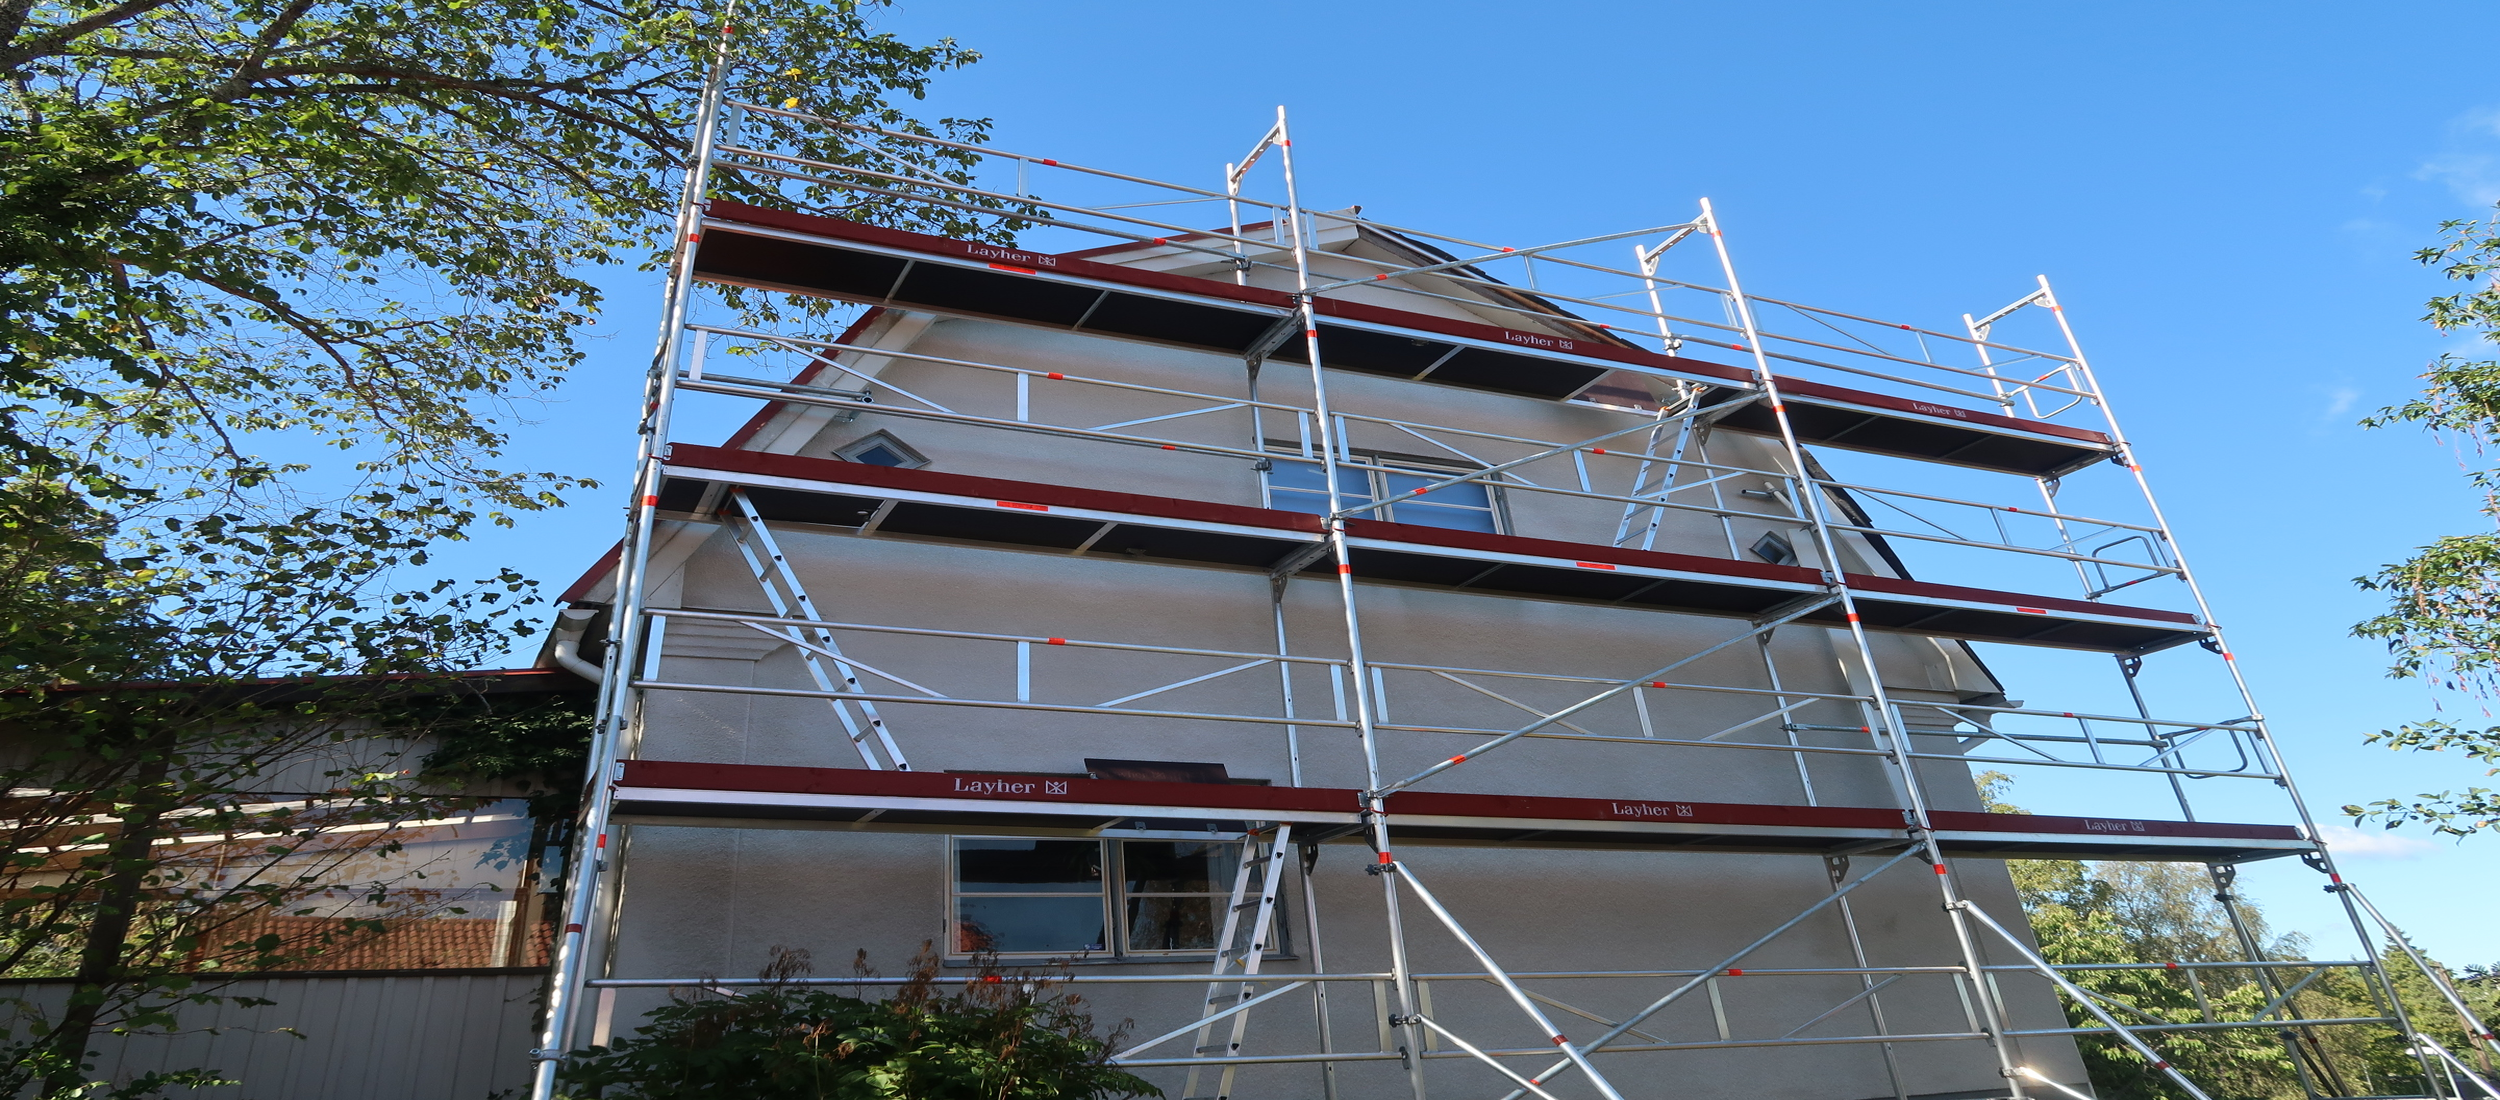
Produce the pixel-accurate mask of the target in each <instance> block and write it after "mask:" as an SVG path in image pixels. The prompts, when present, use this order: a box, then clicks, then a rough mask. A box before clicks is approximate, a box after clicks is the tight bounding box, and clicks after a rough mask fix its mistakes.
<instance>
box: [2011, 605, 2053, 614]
mask: <svg viewBox="0 0 2500 1100" xmlns="http://www.w3.org/2000/svg"><path fill="white" fill-rule="evenodd" d="M2014 610H2016V611H2020V612H2022V613H2023V614H2025V615H2046V614H2048V613H2049V612H2048V609H2047V608H2042V607H2017V608H2015V609H2014Z"/></svg>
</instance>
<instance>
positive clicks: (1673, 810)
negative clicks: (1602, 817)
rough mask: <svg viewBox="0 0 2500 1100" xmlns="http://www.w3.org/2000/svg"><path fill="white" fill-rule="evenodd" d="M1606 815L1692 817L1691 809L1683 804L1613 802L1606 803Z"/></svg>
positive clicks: (1687, 804)
mask: <svg viewBox="0 0 2500 1100" xmlns="http://www.w3.org/2000/svg"><path fill="white" fill-rule="evenodd" d="M1606 810H1607V812H1608V813H1611V814H1613V815H1615V816H1616V817H1637V818H1678V817H1691V816H1693V807H1692V805H1691V804H1690V803H1685V802H1614V801H1609V802H1607V803H1606Z"/></svg>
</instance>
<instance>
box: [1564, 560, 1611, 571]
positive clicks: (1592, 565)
mask: <svg viewBox="0 0 2500 1100" xmlns="http://www.w3.org/2000/svg"><path fill="white" fill-rule="evenodd" d="M1571 564H1573V565H1577V566H1579V567H1580V568H1582V569H1613V568H1614V566H1611V565H1608V564H1606V563H1605V562H1602V561H1577V562H1573V563H1571Z"/></svg>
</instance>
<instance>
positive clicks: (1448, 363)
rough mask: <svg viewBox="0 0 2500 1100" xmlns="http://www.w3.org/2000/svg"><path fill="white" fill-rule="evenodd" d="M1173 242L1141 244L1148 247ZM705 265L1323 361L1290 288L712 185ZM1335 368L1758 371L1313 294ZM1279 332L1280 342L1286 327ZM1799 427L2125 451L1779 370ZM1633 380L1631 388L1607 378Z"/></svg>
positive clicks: (1503, 381)
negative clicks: (796, 204)
mask: <svg viewBox="0 0 2500 1100" xmlns="http://www.w3.org/2000/svg"><path fill="white" fill-rule="evenodd" d="M1168 243H1169V241H1168V240H1148V241H1141V242H1139V246H1140V247H1150V246H1154V245H1158V244H1168ZM694 272H695V274H696V276H697V277H699V278H702V279H705V280H707V281H711V282H719V283H729V284H734V285H739V286H748V287H755V288H759V289H766V290H779V291H788V292H792V293H798V294H808V295H815V296H819V297H828V298H838V299H842V300H844V301H852V302H862V303H866V304H870V305H877V306H887V307H895V308H903V309H914V310H926V311H930V312H936V313H945V314H951V315H955V316H963V317H984V318H994V319H1001V320H1008V321H1016V322H1021V323H1025V324H1032V325H1040V326H1045V327H1049V328H1055V329H1060V330H1063V331H1067V332H1072V333H1080V334H1084V335H1091V336H1109V337H1115V338H1119V339H1126V340H1143V341H1148V342H1151V343H1157V344H1163V345H1167V346H1173V347H1183V348H1189V349H1192V350H1196V351H1206V352H1213V353H1219V354H1222V355H1225V356H1227V357H1230V358H1234V359H1239V358H1241V357H1243V356H1244V355H1255V354H1260V353H1261V349H1262V347H1267V348H1270V349H1271V350H1267V351H1266V352H1265V353H1264V354H1266V355H1267V356H1268V357H1269V358H1272V359H1274V360H1276V361H1278V362H1288V363H1290V362H1305V363H1307V361H1308V347H1307V345H1306V344H1305V342H1304V341H1302V340H1300V339H1282V338H1283V337H1289V336H1299V335H1300V333H1298V332H1294V331H1293V330H1292V329H1291V328H1290V327H1285V328H1280V327H1279V326H1291V325H1293V324H1295V323H1296V321H1295V318H1296V317H1298V316H1299V314H1298V313H1296V312H1295V306H1294V303H1293V297H1292V296H1291V295H1288V294H1286V293H1284V292H1282V291H1277V290H1269V289H1266V288H1263V287H1255V286H1236V285H1234V284H1232V283H1223V282H1216V281H1214V280H1211V279H1200V278H1193V277H1190V276H1186V275H1173V274H1169V273H1166V272H1160V271H1146V270H1141V269H1138V268H1133V267H1123V266H1120V265H1117V264H1106V263H1098V262H1096V261H1092V260H1086V259H1078V258H1072V257H1066V256H1058V255H1053V254H1051V253H1046V252H1028V251H1025V250H1022V249H1016V248H1008V247H1006V246H1003V245H994V244H985V243H981V242H978V241H961V240H954V239H951V238H947V237H937V236H931V235H928V234H924V233H912V232H907V231H904V230H899V229H887V228H884V227H881V226H873V225H862V224H860V223H858V222H851V221H844V220H842V219H839V218H828V217H822V216H818V215H813V214H801V213H795V212H792V211H786V210H772V209H767V208H764V207H757V206H748V205H746V204H743V203H738V202H732V201H729V200H725V199H715V200H713V201H712V202H711V204H710V206H709V207H708V208H707V212H706V216H705V218H704V221H703V229H702V240H701V244H700V247H699V248H698V249H697V251H696V253H695V259H694ZM1313 305H1314V307H1315V313H1316V315H1317V323H1318V332H1319V338H1318V342H1319V346H1320V349H1321V355H1322V357H1323V358H1324V360H1325V361H1326V362H1327V364H1328V366H1329V367H1330V368H1332V369H1337V370H1348V371H1354V372H1357V373H1362V374H1374V375H1383V376H1387V377H1391V378H1400V379H1406V380H1409V381H1420V382H1432V383H1438V384H1441V385H1448V386H1459V387H1464V388H1469V389H1478V390H1487V391H1491V392H1494V393H1505V394H1514V395H1521V396H1527V397H1541V398H1549V399H1553V400H1570V399H1573V398H1581V397H1590V396H1595V397H1597V398H1598V399H1601V400H1602V399H1605V398H1604V395H1602V394H1600V395H1592V394H1591V391H1592V390H1595V389H1600V388H1601V387H1602V386H1603V384H1604V383H1606V382H1607V381H1608V379H1609V376H1616V377H1617V378H1618V380H1619V379H1620V375H1619V374H1618V372H1620V371H1622V370H1623V369H1624V368H1632V369H1633V371H1635V372H1637V373H1640V374H1646V375H1650V376H1655V377H1661V378H1667V379H1673V380H1678V381H1683V382H1690V383H1697V384H1699V385H1701V386H1703V387H1706V389H1705V391H1704V396H1703V400H1704V401H1705V402H1710V403H1716V402H1719V401H1725V400H1728V399H1730V398H1731V397H1736V396H1741V395H1742V394H1743V393H1747V392H1754V391H1755V388H1756V387H1755V383H1754V380H1753V375H1752V372H1750V371H1747V370H1744V369H1741V368H1738V367H1732V366H1727V365H1725V364H1721V363H1712V362H1706V361H1703V360H1699V359H1690V358H1685V357H1683V356H1677V355H1663V354H1659V353H1656V352H1650V351H1645V350H1642V349H1640V348H1636V347H1632V346H1629V345H1628V344H1626V343H1624V342H1623V341H1621V340H1620V339H1618V338H1616V337H1614V336H1612V335H1610V334H1609V332H1608V331H1607V326H1605V325H1602V324H1599V323H1597V322H1593V321H1584V320H1576V319H1570V318H1567V317H1562V316H1557V317H1555V318H1553V319H1552V320H1551V322H1550V324H1551V325H1552V326H1553V328H1554V329H1557V330H1561V331H1562V332H1563V333H1577V334H1576V335H1565V334H1559V333H1558V332H1556V331H1528V330H1520V329H1508V328H1501V327H1498V326H1494V325H1484V324H1475V323H1472V322H1467V321H1459V320H1453V319H1450V318H1445V317H1432V316H1428V315H1425V314H1421V313H1414V312H1410V311H1407V310H1401V309H1390V308H1387V307H1383V306H1376V305H1371V304H1368V303H1363V302H1350V301H1344V300H1341V299H1336V298H1320V299H1317V300H1316V301H1315V302H1314V303H1313ZM1280 339H1281V342H1280ZM1777 381H1778V385H1779V389H1780V392H1781V396H1782V398H1783V399H1784V404H1785V406H1786V408H1785V410H1784V411H1785V412H1786V415H1787V418H1788V421H1789V426H1790V428H1791V429H1792V430H1794V431H1795V432H1796V433H1797V438H1798V441H1799V442H1801V443H1806V444H1810V445H1824V446H1833V447H1843V448H1848V449H1852V450H1864V451H1873V452H1876V453H1879V454H1889V455H1897V456H1901V457H1906V458H1917V459H1924V460H1928V461H1935V462H1947V463H1952V464H1955V465H1962V466H1976V467H1979V468H1982V469H1989V470H1997V471H2000V472H2004V473H2014V474H2022V475H2025V476H2030V477H2057V476H2061V475H2064V474H2067V473H2072V472H2074V471H2075V470H2078V469H2081V468H2083V467H2085V466H2089V465H2091V464H2092V463H2095V462H2100V461H2104V460H2108V459H2110V458H2112V457H2114V456H2115V455H2116V453H2117V452H2116V449H2115V445H2114V444H2113V443H2112V442H2111V440H2110V438H2109V437H2108V436H2107V435H2105V434H2103V433H2101V432H2097V431H2092V430H2090V429H2086V428H2076V427H2071V426H2069V425H2065V424H2055V423H2050V422H2047V421H2042V420H2026V419H2023V418H2020V417H2012V416H2005V415H2001V414H1998V413H1990V412H1981V411H1978V410H1975V409H1965V408H1960V407H1958V406H1953V405H1947V404H1942V403H1938V402H1933V401H1922V400H1916V399H1912V398H1904V397H1895V396H1891V395H1888V394H1880V393H1871V392H1867V391H1864V390H1857V389H1850V388H1846V387H1841V386H1833V385H1827V384H1823V383H1818V382H1812V381H1808V380H1805V379H1798V378H1789V377H1785V376H1783V377H1780V378H1779V379H1778V380H1777ZM1603 388H1606V389H1619V388H1621V387H1620V386H1603ZM1772 404H1773V402H1771V401H1768V400H1760V399H1757V400H1755V401H1752V402H1750V403H1747V404H1744V405H1741V406H1739V407H1737V408H1736V409H1735V410H1733V411H1732V412H1730V413H1728V414H1726V415H1724V416H1723V417H1721V418H1720V420H1719V424H1720V426H1722V427H1725V428H1727V429H1730V430H1734V431H1743V432H1751V433H1755V434H1762V435H1777V434H1778V433H1779V416H1778V413H1777V412H1775V410H1773V409H1772V407H1771V406H1772Z"/></svg>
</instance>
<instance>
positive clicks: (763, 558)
mask: <svg viewBox="0 0 2500 1100" xmlns="http://www.w3.org/2000/svg"><path fill="white" fill-rule="evenodd" d="M729 500H730V503H732V504H734V505H736V506H737V511H736V512H734V513H732V514H730V516H729V517H728V518H729V520H730V523H729V534H730V537H731V538H732V539H734V540H736V542H737V544H738V554H739V556H741V557H743V558H745V559H746V563H747V571H748V572H749V573H752V574H753V575H754V577H755V583H756V585H757V586H759V587H761V588H762V589H763V590H764V598H765V599H766V600H768V601H770V602H771V603H772V605H773V614H775V615H779V616H781V617H783V618H788V617H790V616H791V615H792V614H793V613H795V614H796V615H797V616H798V617H799V618H802V619H807V620H811V621H815V622H823V621H824V617H823V616H822V615H820V614H818V613H817V610H816V601H815V600H813V599H810V598H809V597H808V595H807V587H806V586H805V585H802V584H800V583H799V577H798V574H796V573H793V572H791V571H790V562H789V559H787V558H784V557H783V556H782V554H781V545H780V544H779V543H777V542H774V541H773V533H772V532H771V531H769V530H767V529H765V526H764V517H763V515H762V513H759V512H757V511H756V510H755V502H754V501H752V500H749V499H747V492H746V490H744V489H731V490H730V491H729ZM748 625H749V626H750V627H751V628H753V629H755V630H757V631H759V632H761V633H764V634H767V635H770V636H772V637H775V638H779V639H781V640H783V641H786V642H788V643H790V645H791V646H792V647H793V648H795V649H797V650H798V652H799V661H800V662H801V663H802V664H805V665H806V666H807V674H808V675H809V676H810V677H813V678H814V679H815V681H816V689H817V690H818V691H825V692H850V693H852V694H858V693H859V692H860V690H861V689H860V684H859V674H858V672H857V671H855V670H854V669H853V668H852V665H851V662H850V661H849V660H847V659H845V658H844V657H843V656H842V647H841V645H840V644H839V643H837V642H835V641H834V637H833V632H832V631H830V630H827V629H825V628H823V627H797V626H787V627H780V628H770V627H766V626H763V625H762V624H756V623H750V624H748ZM828 663H830V664H831V665H832V666H833V668H832V670H831V671H828V670H827V669H826V667H825V666H826V665H827V664H828ZM837 677H838V680H837ZM825 702H826V704H827V705H829V706H831V707H832V708H833V716H834V717H835V718H837V719H840V720H841V722H842V732H843V733H844V734H845V735H846V736H848V737H849V738H850V742H851V747H853V748H856V749H858V750H859V756H860V759H862V760H865V761H867V763H868V766H869V767H871V768H877V769H884V768H888V767H891V768H892V769H893V770H895V771H910V770H911V762H910V761H909V760H906V759H904V758H903V749H902V747H901V746H899V745H896V744H895V743H894V735H893V734H892V733H890V732H888V731H887V730H886V728H885V718H884V717H883V716H882V715H879V714H878V713H877V705H876V704H875V703H871V702H869V701H868V700H865V699H827V700H825ZM854 706H856V707H858V708H859V713H858V714H856V715H854V714H852V713H851V708H852V707H854ZM871 738H874V739H875V742H876V743H875V745H874V746H873V747H872V746H871V745H870V743H869V741H870V739H871ZM879 749H882V750H884V752H885V759H884V760H879V759H878V758H877V750H879Z"/></svg>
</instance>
